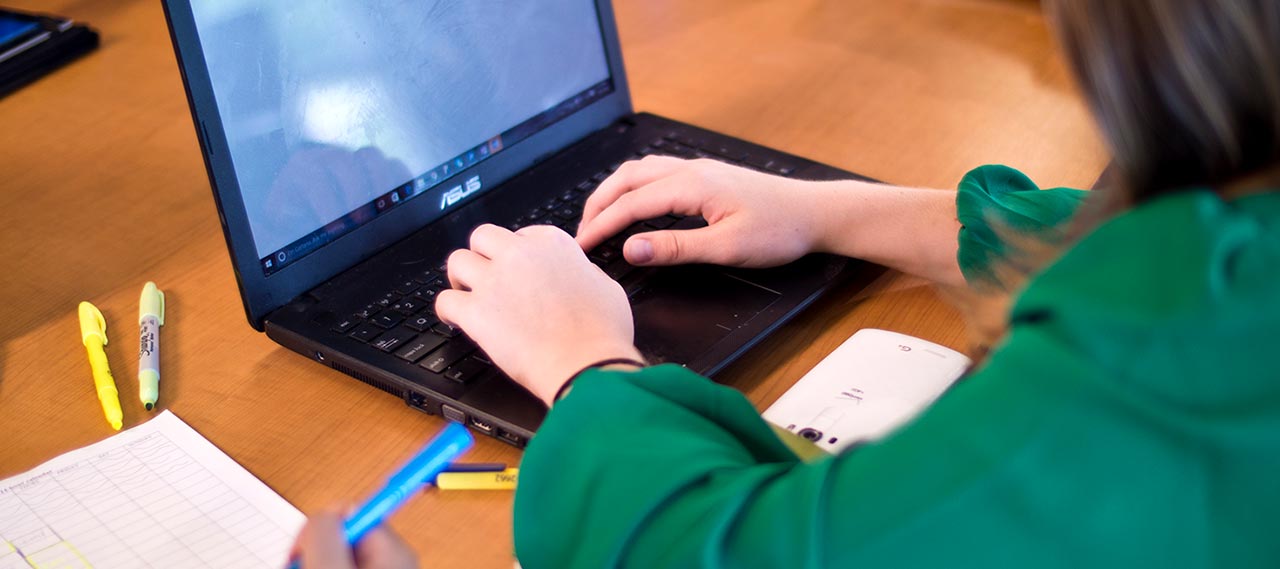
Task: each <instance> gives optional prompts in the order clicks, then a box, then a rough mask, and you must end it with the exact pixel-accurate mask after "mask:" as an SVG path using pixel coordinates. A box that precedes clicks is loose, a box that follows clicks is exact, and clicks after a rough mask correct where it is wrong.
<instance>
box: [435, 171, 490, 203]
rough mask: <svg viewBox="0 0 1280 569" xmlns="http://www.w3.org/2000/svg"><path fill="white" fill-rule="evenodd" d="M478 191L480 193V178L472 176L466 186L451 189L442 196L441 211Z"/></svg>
mask: <svg viewBox="0 0 1280 569" xmlns="http://www.w3.org/2000/svg"><path fill="white" fill-rule="evenodd" d="M478 191H480V176H472V177H470V178H468V179H467V181H466V183H465V185H463V186H454V187H452V188H449V191H447V192H445V193H444V195H442V196H440V209H441V210H443V209H445V208H448V207H449V206H451V205H453V204H456V203H458V202H459V201H461V200H462V198H465V197H467V196H469V195H471V194H474V193H476V192H478Z"/></svg>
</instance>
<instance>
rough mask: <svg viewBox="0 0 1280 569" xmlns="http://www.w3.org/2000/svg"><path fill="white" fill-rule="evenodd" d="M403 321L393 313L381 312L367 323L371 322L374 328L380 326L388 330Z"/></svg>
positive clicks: (402, 318)
mask: <svg viewBox="0 0 1280 569" xmlns="http://www.w3.org/2000/svg"><path fill="white" fill-rule="evenodd" d="M403 321H404V317H403V316H400V315H399V314H396V313H394V312H382V313H380V314H378V315H377V316H374V317H373V318H372V319H370V320H369V322H372V323H373V324H374V325H375V326H381V327H383V328H388V329H390V328H395V327H396V326H397V325H399V324H400V323H401V322H403Z"/></svg>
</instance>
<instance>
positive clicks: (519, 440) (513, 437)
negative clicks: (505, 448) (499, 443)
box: [498, 429, 524, 448]
mask: <svg viewBox="0 0 1280 569" xmlns="http://www.w3.org/2000/svg"><path fill="white" fill-rule="evenodd" d="M498 438H500V439H502V440H504V441H507V442H508V443H511V444H513V445H515V446H517V447H520V448H524V437H522V436H520V435H517V434H515V433H508V432H507V431H505V430H503V429H498Z"/></svg>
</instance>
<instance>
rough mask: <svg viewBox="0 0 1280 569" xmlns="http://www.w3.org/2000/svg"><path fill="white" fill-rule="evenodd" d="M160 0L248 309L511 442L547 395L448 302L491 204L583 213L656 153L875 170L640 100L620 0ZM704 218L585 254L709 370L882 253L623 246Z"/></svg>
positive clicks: (781, 168) (290, 342)
mask: <svg viewBox="0 0 1280 569" xmlns="http://www.w3.org/2000/svg"><path fill="white" fill-rule="evenodd" d="M164 4H165V8H166V14H167V18H168V21H169V26H170V32H171V34H172V39H173V43H174V46H175V51H176V53H177V58H178V62H179V66H180V67H181V69H182V75H183V78H184V82H185V85H186V90H187V95H188V99H189V102H190V104H191V109H192V114H193V117H194V120H195V125H196V131H197V133H198V135H199V139H200V144H201V148H202V150H203V153H204V157H205V164H206V167H207V169H208V173H209V178H210V181H211V184H212V186H213V192H214V198H215V200H216V202H217V205H218V211H219V214H220V217H221V221H222V226H223V230H224V233H225V236H226V239H227V244H228V248H229V250H230V252H231V257H232V261H233V266H234V267H235V271H236V276H237V281H238V284H239V287H240V293H241V297H242V299H243V301H244V307H245V310H246V312H247V314H248V319H249V322H250V324H252V326H253V327H254V328H256V329H258V330H263V331H265V332H266V334H267V336H268V337H270V338H271V339H273V340H275V341H276V342H278V343H280V344H281V345H283V346H285V347H287V348H289V349H291V350H294V351H296V352H298V353H300V354H303V355H304V356H306V357H309V358H312V359H314V360H316V361H317V362H319V363H321V364H323V365H327V366H330V367H332V368H333V369H337V370H339V371H342V372H344V373H346V374H348V375H350V376H352V377H355V378H356V379H359V380H360V381H363V382H365V383H367V384H369V385H372V386H374V387H377V388H378V389H381V390H384V391H386V392H389V393H391V394H393V395H395V396H396V397H400V398H402V399H403V400H404V401H405V402H406V403H407V404H409V405H410V406H413V407H415V408H418V409H420V410H423V411H425V412H428V413H432V414H440V415H443V416H445V417H447V418H448V419H450V420H453V421H458V422H462V423H467V424H469V425H471V426H472V427H473V428H474V429H476V430H478V431H480V432H482V433H486V434H489V435H491V436H494V437H497V438H499V439H502V440H504V441H506V442H509V443H511V444H514V445H516V446H523V445H524V444H525V443H526V442H527V440H528V439H529V437H530V436H532V434H533V432H534V431H535V430H536V429H537V427H538V425H539V424H540V423H541V421H542V418H543V416H544V414H545V409H544V407H543V406H542V404H541V403H540V402H539V401H538V400H537V399H535V398H534V397H533V396H532V395H530V394H529V393H528V392H527V391H525V390H524V389H523V388H521V387H520V386H518V385H516V384H515V383H514V382H512V381H511V380H510V379H509V378H507V377H505V376H504V375H503V374H502V373H501V371H500V370H498V369H497V368H495V367H494V366H493V365H492V364H491V363H490V362H489V361H488V360H487V359H486V357H485V355H484V354H483V353H482V352H480V351H479V350H477V348H476V346H475V344H473V343H472V342H471V341H470V340H468V339H467V338H466V336H465V335H464V334H462V333H461V332H460V331H458V330H454V329H451V328H449V327H448V326H446V325H444V324H442V323H440V322H439V320H438V319H437V318H436V316H435V314H434V312H433V310H434V300H435V296H436V294H437V293H439V291H441V290H442V289H444V288H445V287H446V286H447V281H446V278H445V266H444V262H445V259H446V258H447V256H448V255H449V253H450V252H451V251H453V250H454V249H457V248H459V247H463V246H466V244H467V242H468V237H469V235H470V233H471V230H472V229H473V228H475V227H476V226H477V225H480V224H482V223H495V224H499V225H503V226H507V227H509V228H512V229H516V228H519V227H522V226H525V225H530V224H553V225H556V226H558V227H561V228H563V229H565V230H566V231H569V232H571V233H572V232H573V231H574V229H575V228H576V224H577V221H578V219H579V217H580V215H581V212H582V206H583V202H584V201H585V200H586V197H587V196H588V195H589V194H590V192H591V191H592V190H593V189H594V188H595V187H596V186H597V185H598V184H599V183H600V182H601V181H602V180H604V179H605V178H606V177H607V176H609V174H610V173H611V172H613V171H614V170H616V169H617V168H618V167H619V166H620V165H621V164H622V163H623V162H625V161H627V160H631V159H635V158H639V157H642V156H645V155H649V154H664V155H671V156H678V157H683V158H697V157H705V158H712V159H716V160H722V161H725V162H729V163H733V164H739V165H742V166H745V167H748V168H754V169H757V170H760V171H763V172H769V173H772V174H775V175H779V176H792V177H800V178H804V179H811V180H835V179H854V178H859V179H865V178H861V177H859V176H857V175H855V174H851V173H849V172H845V171H841V170H838V169H836V168H832V167H829V166H825V165H822V164H818V163H815V162H813V161H810V160H806V159H803V158H800V157H797V156H792V155H789V154H786V153H783V152H779V151H776V150H772V149H769V148H766V147H763V146H760V145H756V144H752V143H748V142H745V141H742V140H738V139H735V138H732V137H729V136H725V135H722V134H718V133H715V132H711V131H707V130H703V129H700V128H697V127H693V126H690V125H687V124H684V123H680V122H676V121H673V120H669V119H665V118H662V117H658V116H655V115H651V114H647V113H635V112H633V110H632V107H631V99H630V94H629V91H628V87H627V79H626V74H625V72H624V69H623V65H622V58H621V52H620V47H619V43H618V36H617V30H616V27H615V23H614V18H613V9H612V6H611V3H610V2H609V0H556V1H554V2H537V3H515V4H510V3H490V2H462V1H449V0H439V1H436V2H430V3H394V2H385V3H377V2H374V3H366V2H357V1H355V0H352V1H350V2H346V3H330V4H328V5H327V7H326V8H325V9H324V10H316V9H314V8H307V7H304V6H302V5H301V4H298V3H269V4H264V5H255V6H254V7H247V6H245V7H235V6H228V5H219V4H218V3H199V4H196V5H193V4H192V3H190V2H188V1H185V0H166V1H165V3H164ZM703 223H704V222H703V221H702V220H701V219H698V218H678V217H674V216H667V217H662V218H659V219H653V220H648V221H645V222H642V223H637V224H635V225H634V226H632V227H631V228H628V229H627V230H626V231H625V232H624V233H623V234H622V235H619V236H617V237H615V238H613V239H610V240H609V241H608V242H607V243H605V244H604V245H602V246H601V247H600V248H598V249H596V250H594V251H591V252H589V254H588V257H589V258H590V259H591V260H592V262H594V263H596V264H598V265H599V266H601V267H602V268H603V269H604V270H605V272H606V273H608V274H609V275H610V276H611V277H613V278H615V279H616V280H618V281H619V282H620V283H621V284H622V285H623V286H624V288H625V289H626V290H627V292H628V294H629V295H630V299H631V302H632V306H633V310H634V313H635V319H636V343H637V346H638V347H639V349H640V350H641V352H642V353H643V354H644V355H645V357H646V358H648V359H649V360H650V361H652V362H676V363H680V364H683V365H685V366H687V367H689V368H690V369H692V370H694V371H697V372H699V373H703V374H708V375H713V374H715V373H716V372H718V371H719V370H721V369H722V368H723V367H724V366H725V365H727V364H728V363H729V362H731V361H733V360H734V359H735V358H737V357H739V356H740V355H741V354H742V353H743V352H744V351H746V350H747V349H748V348H750V347H751V346H753V345H754V344H756V343H758V342H759V341H760V340H761V339H763V338H764V337H765V336H766V335H768V334H769V333H770V332H772V331H774V330H776V329H777V328H778V327H779V326H780V325H782V324H783V323H784V322H786V321H787V320H788V319H790V318H792V317H793V316H795V315H796V314H797V313H798V312H799V311H800V310H801V309H803V308H804V307H805V306H807V305H808V304H810V303H811V302H812V301H814V300H815V299H816V298H818V296H819V295H820V294H822V293H823V292H825V291H827V290H829V289H830V288H831V287H833V286H834V285H836V284H837V283H840V282H844V281H847V280H849V279H865V280H867V281H869V280H870V279H872V278H874V277H875V276H877V275H879V274H880V273H881V272H882V271H883V269H882V268H880V267H876V266H873V265H869V264H866V263H862V262H858V261H851V260H848V259H843V258H838V257H833V256H828V255H811V256H808V257H805V258H803V259H801V260H799V261H797V262H795V263H792V264H790V265H787V266H784V267H779V268H776V269H769V270H733V269H724V268H718V267H710V266H688V267H674V268H664V269H638V268H636V267H632V266H630V265H628V264H627V263H626V262H625V261H624V260H623V259H622V254H621V245H622V242H623V240H624V239H625V238H626V237H627V236H629V235H632V234H634V233H638V232H642V231H648V230H653V229H668V228H675V229H679V228H689V227H696V226H698V225H699V224H703ZM566 379H567V378H566ZM261 381H271V379H270V378H265V377H264V378H261ZM298 396H299V397H305V396H306V394H305V393H300V394H298Z"/></svg>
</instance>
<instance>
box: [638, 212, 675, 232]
mask: <svg viewBox="0 0 1280 569" xmlns="http://www.w3.org/2000/svg"><path fill="white" fill-rule="evenodd" d="M676 221H678V220H677V219H676V218H674V217H671V216H669V215H667V216H663V217H657V218H654V219H650V220H646V221H645V222H644V224H645V225H647V226H649V227H652V228H654V229H666V228H668V227H671V226H672V225H675V224H676Z"/></svg>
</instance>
